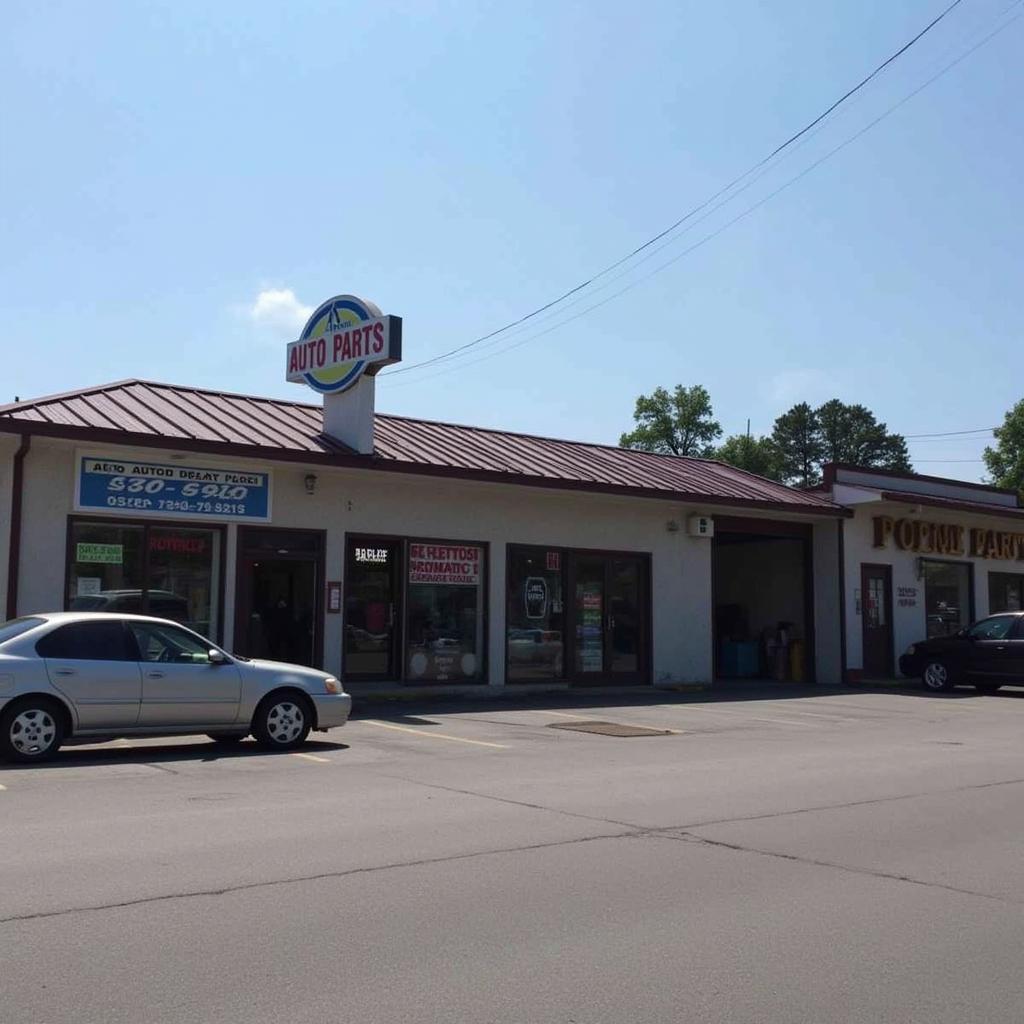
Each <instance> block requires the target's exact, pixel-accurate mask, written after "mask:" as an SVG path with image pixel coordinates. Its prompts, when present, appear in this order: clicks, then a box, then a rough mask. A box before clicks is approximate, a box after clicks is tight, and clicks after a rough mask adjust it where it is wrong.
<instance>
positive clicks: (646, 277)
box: [378, 0, 1022, 387]
mask: <svg viewBox="0 0 1024 1024" xmlns="http://www.w3.org/2000/svg"><path fill="white" fill-rule="evenodd" d="M1021 2H1022V0H1016V3H1015V4H1014V6H1019V4H1020V3H1021ZM1020 17H1021V14H1020V13H1018V14H1016V15H1014V17H1012V18H1010V19H1009V20H1008V22H1005V23H1004V24H1002V25H1000V26H998V27H997V28H995V29H993V30H992V31H991V32H990V33H988V35H986V36H984V37H983V38H982V39H981V40H979V41H978V42H977V43H975V44H974V45H973V46H971V47H970V48H969V49H967V50H965V51H964V52H963V53H961V54H959V56H957V57H955V58H954V59H953V60H951V61H949V63H947V65H945V66H944V67H943V68H942V69H941V70H940V71H938V72H937V73H936V74H935V75H933V76H932V77H931V78H929V79H927V80H926V81H925V82H923V83H922V84H921V85H919V86H918V87H916V88H915V89H913V90H912V91H911V92H909V93H907V95H905V96H904V97H903V98H902V99H900V100H899V101H897V102H896V103H894V104H893V105H892V106H890V108H889V109H888V110H886V111H884V112H883V113H882V114H880V115H879V116H878V117H877V118H874V120H872V121H870V122H868V124H866V125H865V126H864V127H863V128H861V129H860V130H859V131H857V132H855V133H854V134H853V135H851V136H850V137H849V138H847V139H845V140H844V141H843V142H840V143H839V145H837V146H835V147H834V148H831V150H829V151H828V152H827V153H825V154H824V155H823V156H821V157H819V158H818V159H817V160H816V161H814V162H813V163H812V164H810V165H809V166H808V167H805V168H804V169H803V170H802V171H801V172H800V173H799V174H796V175H795V176H794V177H792V178H790V179H788V180H787V181H784V182H783V183H782V184H781V185H779V186H778V187H777V188H775V189H774V190H773V191H771V193H769V194H768V195H767V196H764V197H763V198H762V199H760V200H758V202H756V203H754V204H753V205H752V206H749V207H746V209H744V210H742V211H741V212H740V213H738V214H737V215H736V216H735V217H733V218H732V219H731V220H727V221H726V222H725V223H724V224H722V225H721V226H719V227H717V228H716V229H715V230H713V231H711V232H709V233H708V234H706V236H705V237H703V238H701V239H699V240H697V241H696V242H695V243H693V244H692V245H691V246H688V247H687V248H685V249H683V250H682V251H681V252H679V253H677V254H676V255H675V256H673V257H672V258H671V259H668V260H666V261H665V262H664V263H659V264H658V265H657V266H655V267H654V268H653V269H652V270H651V271H650V272H649V273H646V274H644V275H643V276H642V278H638V279H637V280H636V281H633V282H631V283H630V284H629V285H627V286H626V287H625V288H621V289H620V290H618V291H616V292H613V293H612V294H611V295H609V296H607V297H606V298H604V299H601V300H600V301H599V302H595V303H593V304H592V305H589V306H586V307H585V308H584V309H582V310H580V311H579V312H577V313H573V314H572V315H571V316H566V317H565V318H564V319H561V321H558V322H557V323H556V324H553V325H552V326H551V327H549V328H546V329H545V330H543V331H539V332H537V333H536V334H530V335H527V336H526V337H525V338H523V339H521V340H520V341H517V342H515V343H514V344H511V345H506V346H505V347H504V348H500V349H497V350H495V351H492V352H488V353H487V354H486V355H481V356H480V357H479V358H477V359H470V360H469V361H468V362H465V361H464V362H460V364H458V366H453V367H445V368H443V369H440V370H438V372H437V373H435V374H429V375H428V376H426V377H421V378H419V379H418V380H416V381H402V382H399V383H397V384H394V385H391V386H392V387H409V386H411V385H413V384H422V383H424V382H426V381H429V380H433V379H434V378H437V377H442V376H445V375H446V374H450V373H453V372H455V371H461V370H464V369H466V368H467V367H472V366H475V365H476V364H478V362H483V361H484V360H485V359H489V358H494V357H495V356H497V355H502V354H504V353H506V352H511V351H514V350H515V349H517V348H520V347H521V346H522V345H525V344H527V343H528V342H530V341H536V340H537V339H538V338H542V337H544V336H545V335H547V334H551V333H552V332H553V331H556V330H558V329H559V328H561V327H564V326H565V325H566V324H569V323H571V322H572V321H574V319H579V318H580V317H581V316H585V315H586V314H587V313H589V312H592V311H593V310H594V309H597V308H599V307H600V306H603V305H607V303H609V302H612V301H613V300H614V299H617V298H618V297H620V296H622V295H625V294H626V293H627V292H629V291H632V290H633V289H634V288H636V287H638V286H639V285H642V284H643V283H644V282H646V281H649V280H650V279H651V278H653V276H654V275H655V274H657V273H660V272H662V271H663V270H665V269H667V268H668V267H669V266H671V265H672V264H673V263H676V262H678V261H679V260H680V259H682V258H683V257H684V256H687V255H689V254H690V253H692V252H694V251H695V250H696V249H699V248H700V247H701V246H705V245H707V243H709V242H711V241H712V240H713V239H715V238H717V237H718V236H719V234H721V233H722V232H723V231H726V230H727V229H728V228H730V227H732V226H733V225H734V224H736V223H738V222H739V221H740V220H743V219H744V218H745V217H748V216H750V215H751V214H752V213H754V212H755V211H756V210H758V209H760V208H761V207H762V206H764V205H765V204H766V203H768V202H769V201H771V200H772V199H774V198H775V197H776V196H778V195H779V194H780V193H782V191H784V190H785V189H786V188H788V187H790V186H791V185H794V184H796V183H797V182H798V181H800V180H801V179H802V178H804V177H806V176H807V175H808V174H810V173H811V172H812V171H814V170H815V169H816V168H818V167H820V166H821V164H823V163H824V162H825V161H826V160H829V159H831V158H833V157H834V156H836V154H838V153H839V152H840V151H842V150H845V148H846V147H847V146H848V145H850V144H851V143H852V142H855V141H856V140H857V139H858V138H860V137H861V136H862V135H864V134H866V133H867V132H868V131H870V130H871V129H872V128H873V127H874V126H876V125H878V124H879V123H880V122H882V121H884V120H885V119H886V118H888V117H889V116H890V115H892V114H894V113H895V112H896V111H897V110H899V109H900V108H901V106H902V105H903V104H904V103H906V102H908V101H909V100H910V99H912V98H913V97H914V96H916V95H918V94H919V93H920V92H922V91H923V90H924V89H926V88H928V86H930V85H931V84H932V83H933V82H935V81H937V80H938V79H940V78H941V77H942V76H943V75H945V74H946V73H947V72H949V71H951V70H952V69H953V68H955V67H956V65H958V63H961V61H963V60H965V59H967V57H969V56H970V55H971V54H972V53H974V52H976V51H977V50H978V49H980V48H981V47H982V46H984V45H985V44H986V43H987V42H989V41H990V40H991V39H993V38H994V37H995V36H997V35H998V34H999V33H1000V32H1002V31H1005V30H1006V29H1008V28H1009V27H1010V26H1011V25H1013V24H1014V22H1016V20H1018V19H1019V18H1020ZM463 347H466V346H463ZM438 358H439V357H438ZM430 361H436V359H434V360H430ZM424 365H425V364H416V365H414V366H413V367H407V368H406V369H407V370H413V369H415V368H416V367H418V366H424ZM386 376H391V375H386ZM384 377H385V375H384V374H381V375H380V377H379V378H378V379H381V378H384Z"/></svg>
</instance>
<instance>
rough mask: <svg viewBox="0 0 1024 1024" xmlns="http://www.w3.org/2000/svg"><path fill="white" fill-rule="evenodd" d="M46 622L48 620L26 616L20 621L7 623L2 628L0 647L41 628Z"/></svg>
mask: <svg viewBox="0 0 1024 1024" xmlns="http://www.w3.org/2000/svg"><path fill="white" fill-rule="evenodd" d="M45 621H46V619H40V618H39V617H38V616H36V615H24V616H22V617H21V618H20V619H11V620H10V621H9V622H5V623H4V624H3V625H2V626H0V645H3V644H5V643H7V641H8V640H13V639H14V638H15V637H17V636H21V634H22V633H27V632H28V631H29V630H30V629H35V628H36V626H41V625H42V624H43V623H44V622H45Z"/></svg>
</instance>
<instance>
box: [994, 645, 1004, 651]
mask: <svg viewBox="0 0 1024 1024" xmlns="http://www.w3.org/2000/svg"><path fill="white" fill-rule="evenodd" d="M996 650H997V651H1005V650H1006V645H1005V644H1002V645H1000V646H999V647H997V648H996Z"/></svg>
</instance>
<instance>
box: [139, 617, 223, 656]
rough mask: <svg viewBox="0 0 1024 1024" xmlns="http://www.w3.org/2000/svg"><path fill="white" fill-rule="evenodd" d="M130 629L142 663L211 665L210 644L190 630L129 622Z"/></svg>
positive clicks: (153, 623)
mask: <svg viewBox="0 0 1024 1024" xmlns="http://www.w3.org/2000/svg"><path fill="white" fill-rule="evenodd" d="M128 628H129V629H130V630H131V631H132V635H133V636H134V637H135V642H136V643H137V644H138V645H139V654H140V656H141V658H142V660H143V661H174V662H178V663H179V664H185V665H208V664H209V663H210V644H208V643H207V642H206V641H204V640H202V639H201V638H200V637H197V636H194V635H193V634H192V633H189V632H188V631H187V630H184V629H179V628H178V627H177V626H165V625H164V624H163V623H156V622H130V623H129V624H128Z"/></svg>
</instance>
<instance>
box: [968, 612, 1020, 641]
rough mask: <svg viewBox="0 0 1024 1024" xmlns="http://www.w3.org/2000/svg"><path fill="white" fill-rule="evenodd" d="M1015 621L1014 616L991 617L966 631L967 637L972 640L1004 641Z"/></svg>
mask: <svg viewBox="0 0 1024 1024" xmlns="http://www.w3.org/2000/svg"><path fill="white" fill-rule="evenodd" d="M1016 621H1017V617H1016V616H1015V615H993V616H992V618H990V619H982V620H981V622H976V623H975V624H974V625H973V626H971V628H970V629H969V630H967V635H968V636H969V637H970V638H971V639H972V640H1005V639H1006V636H1007V634H1008V633H1009V632H1010V630H1011V629H1012V628H1013V625H1014V623H1015V622H1016Z"/></svg>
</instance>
